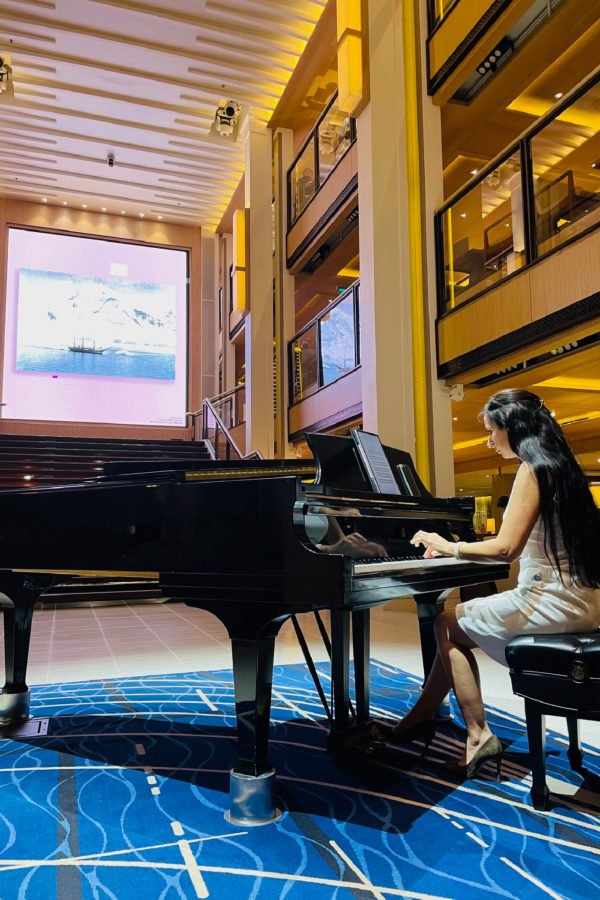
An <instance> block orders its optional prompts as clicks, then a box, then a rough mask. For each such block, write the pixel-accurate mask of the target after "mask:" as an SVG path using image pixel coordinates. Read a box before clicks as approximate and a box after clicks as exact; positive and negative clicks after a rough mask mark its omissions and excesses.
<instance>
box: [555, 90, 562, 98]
mask: <svg viewBox="0 0 600 900" xmlns="http://www.w3.org/2000/svg"><path fill="white" fill-rule="evenodd" d="M561 97H562V91H559V92H558V94H555V95H554V99H555V100H560V98H561Z"/></svg>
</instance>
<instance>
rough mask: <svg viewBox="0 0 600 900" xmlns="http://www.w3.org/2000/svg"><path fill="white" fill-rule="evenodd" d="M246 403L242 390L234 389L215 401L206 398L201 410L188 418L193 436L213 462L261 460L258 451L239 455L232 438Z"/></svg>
mask: <svg viewBox="0 0 600 900" xmlns="http://www.w3.org/2000/svg"><path fill="white" fill-rule="evenodd" d="M245 399H246V388H245V386H244V385H243V384H241V385H237V386H236V387H234V388H231V389H230V390H228V391H225V392H224V393H223V394H219V396H217V397H212V398H210V399H209V398H208V397H205V398H204V400H203V401H202V409H201V410H198V412H195V413H192V414H191V416H192V426H193V428H194V436H195V438H196V439H198V438H200V439H201V440H203V441H204V443H205V445H206V448H207V450H208V452H209V454H210V456H211V458H212V459H262V454H261V453H260V451H258V450H252V451H251V452H250V453H242V451H241V450H240V448H239V447H238V445H237V443H236V442H235V440H234V438H233V436H232V434H231V430H232V429H233V428H235V427H237V426H238V425H242V424H243V422H244V415H243V413H244V401H245ZM198 420H200V422H198Z"/></svg>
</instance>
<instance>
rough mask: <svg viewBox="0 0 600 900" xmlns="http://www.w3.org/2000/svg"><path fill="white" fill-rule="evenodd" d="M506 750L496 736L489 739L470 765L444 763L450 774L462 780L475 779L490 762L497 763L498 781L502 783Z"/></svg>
mask: <svg viewBox="0 0 600 900" xmlns="http://www.w3.org/2000/svg"><path fill="white" fill-rule="evenodd" d="M503 752H504V748H503V747H502V744H501V743H500V741H499V740H498V738H497V737H496V735H495V734H493V735H492V736H491V738H488V739H487V741H486V742H485V744H483V745H482V746H481V747H480V748H479V750H478V751H477V753H476V754H475V756H474V757H473V759H472V760H471V761H470V762H468V763H457V762H447V763H444V765H445V767H446V769H447V770H448V772H452V774H453V775H458V776H459V777H460V778H463V779H467V778H475V776H476V775H478V774H479V771H480V770H481V769H482V768H483V767H484V766H485V764H486V763H488V762H495V763H496V781H500V767H501V765H502V753H503Z"/></svg>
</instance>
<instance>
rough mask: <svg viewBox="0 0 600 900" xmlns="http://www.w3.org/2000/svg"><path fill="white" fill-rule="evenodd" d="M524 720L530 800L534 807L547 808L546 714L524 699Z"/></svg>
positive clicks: (548, 794) (548, 793)
mask: <svg viewBox="0 0 600 900" xmlns="http://www.w3.org/2000/svg"><path fill="white" fill-rule="evenodd" d="M525 721H526V722H527V738H528V740H529V755H530V758H531V801H532V803H533V808H534V809H548V799H549V796H550V791H549V790H548V787H547V785H546V764H545V760H544V754H545V751H546V716H545V715H544V714H543V713H542V711H541V709H540V707H539V706H537V705H536V704H535V703H532V702H531V701H530V700H525Z"/></svg>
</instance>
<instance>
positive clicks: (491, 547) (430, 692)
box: [381, 389, 600, 778]
mask: <svg viewBox="0 0 600 900" xmlns="http://www.w3.org/2000/svg"><path fill="white" fill-rule="evenodd" d="M481 415H482V416H483V421H484V424H485V428H486V430H487V432H488V446H489V447H493V448H494V449H495V450H496V452H497V453H499V454H500V456H502V457H503V458H504V459H514V458H517V459H519V460H520V462H521V465H520V467H519V470H518V472H517V475H516V478H515V482H514V485H513V489H512V493H511V496H510V500H509V503H508V506H507V507H506V510H505V513H504V519H503V522H502V526H501V528H500V530H499V532H498V534H497V536H496V537H494V538H491V539H490V540H489V541H481V542H473V543H471V542H468V543H465V542H464V541H459V542H458V543H453V542H451V541H447V540H446V539H445V538H443V537H440V535H438V534H431V533H428V532H425V531H418V532H417V533H416V534H415V535H414V537H413V538H412V541H411V543H412V544H414V545H415V546H423V547H425V553H424V556H425V557H434V556H456V557H460V558H461V559H468V560H473V561H477V560H501V561H506V562H512V561H513V560H515V559H517V558H519V557H520V560H521V561H520V572H519V579H518V583H517V587H516V588H514V589H513V590H508V591H505V592H503V593H501V594H495V595H493V596H491V597H483V598H479V599H475V600H469V601H467V602H466V603H462V604H460V605H459V606H457V607H456V609H448V610H445V611H444V612H442V613H441V614H440V615H439V616H438V617H437V619H436V639H437V656H436V658H435V661H434V664H433V667H432V669H431V672H430V674H429V677H428V678H427V681H426V683H425V686H424V688H423V691H422V693H421V695H420V697H419V699H418V700H417V703H416V704H415V706H414V707H413V708H412V709H411V710H410V712H409V713H408V714H407V715H406V716H405V717H404V718H403V719H402V721H401V722H400V723H399V724H398V725H397V726H396V727H395V728H391V727H390V726H381V730H382V732H383V734H384V736H385V738H386V739H387V740H388V741H391V742H393V743H398V744H404V743H410V742H411V741H414V740H417V739H422V740H424V741H425V743H426V745H428V744H429V742H430V741H431V740H432V738H433V735H434V731H435V728H434V724H433V716H434V715H435V712H436V710H437V708H438V706H439V704H440V703H441V702H442V700H443V699H444V697H445V696H446V694H447V692H448V690H449V689H450V688H452V689H453V691H454V694H455V697H456V700H457V702H458V705H459V707H460V710H461V712H462V714H463V718H464V722H465V726H466V729H467V741H466V745H465V748H464V751H463V754H462V756H461V758H460V760H459V761H458V762H455V763H447V764H446V765H447V768H449V769H450V770H451V771H452V772H454V773H455V774H457V775H460V776H462V777H463V778H472V777H473V776H474V775H476V774H477V772H478V771H479V769H480V768H481V767H482V766H483V765H484V764H485V763H486V762H488V761H490V760H493V761H495V762H496V764H497V769H498V774H499V772H500V757H501V755H502V745H501V744H500V741H499V740H498V738H497V737H495V736H494V735H493V734H492V732H491V731H490V728H489V725H488V723H487V720H486V717H485V711H484V708H483V700H482V698H481V691H480V684H479V672H478V668H477V663H476V661H475V657H474V655H473V652H472V648H473V647H480V648H481V649H482V650H484V651H485V652H486V653H488V654H489V655H490V656H491V657H492V658H493V659H495V660H497V661H498V662H500V663H502V664H504V665H506V661H505V656H504V649H505V647H506V644H507V643H508V642H509V641H510V640H511V639H512V638H513V637H515V636H516V635H518V634H527V633H533V634H552V633H561V632H562V633H568V632H590V631H594V630H595V629H596V628H598V626H599V625H600V589H599V587H600V550H599V544H598V540H599V535H600V515H599V510H598V509H597V507H596V506H595V503H594V499H593V497H592V495H591V492H590V490H589V487H588V485H587V482H586V480H585V476H584V474H583V472H582V471H581V469H580V467H579V465H578V464H577V462H576V460H575V458H574V456H573V454H572V452H571V450H570V448H569V446H568V444H567V442H566V441H565V438H564V435H563V433H562V431H561V429H560V427H559V426H558V425H557V423H556V422H555V421H554V419H553V418H552V416H551V415H550V413H549V412H548V410H547V409H546V407H545V406H544V401H543V400H541V399H540V398H539V397H537V396H536V395H535V394H532V393H530V392H529V391H522V390H512V389H509V390H503V391H498V393H497V394H494V395H493V396H492V397H491V398H490V400H489V401H488V402H487V404H486V405H485V407H484V409H483V411H482V414H481Z"/></svg>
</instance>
